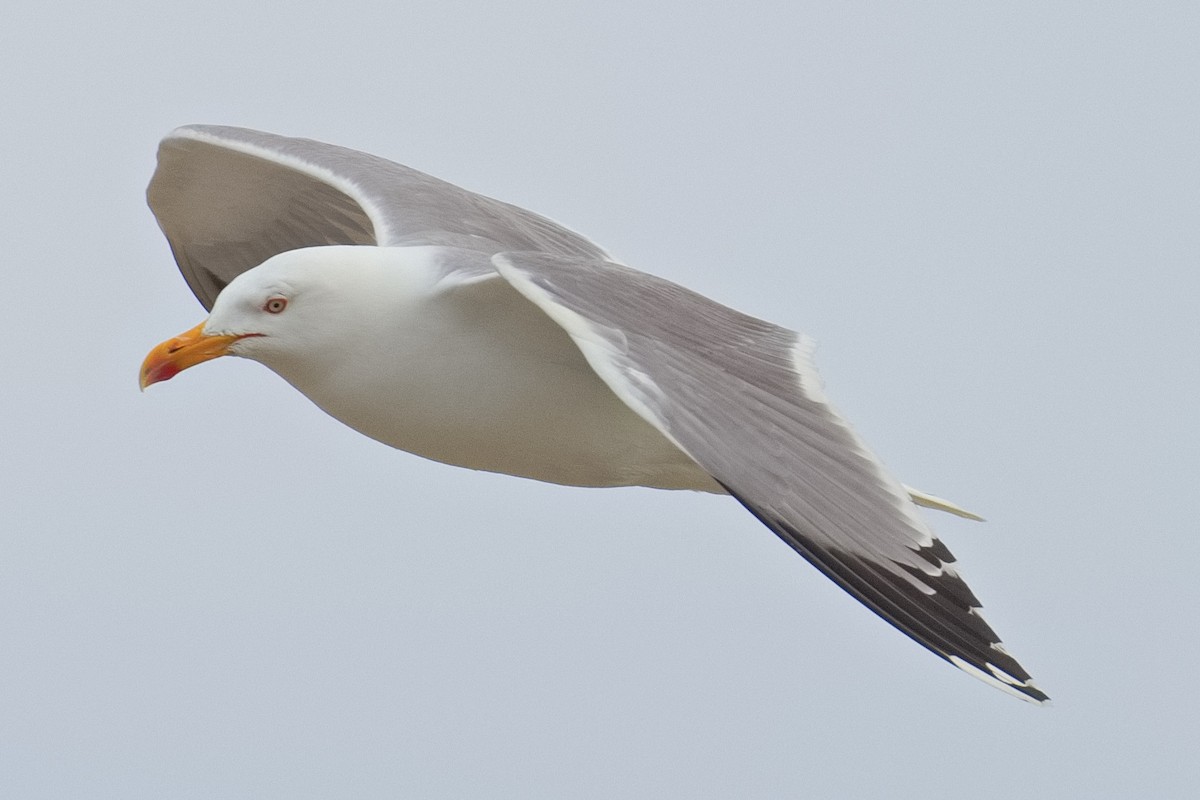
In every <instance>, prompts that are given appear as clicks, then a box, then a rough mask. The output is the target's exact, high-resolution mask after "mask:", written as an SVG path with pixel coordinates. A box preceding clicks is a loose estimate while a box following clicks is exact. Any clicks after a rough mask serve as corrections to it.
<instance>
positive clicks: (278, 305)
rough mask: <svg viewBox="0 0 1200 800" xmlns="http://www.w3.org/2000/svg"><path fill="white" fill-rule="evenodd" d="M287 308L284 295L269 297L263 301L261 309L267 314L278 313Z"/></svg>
mask: <svg viewBox="0 0 1200 800" xmlns="http://www.w3.org/2000/svg"><path fill="white" fill-rule="evenodd" d="M285 308H287V298H286V297H271V298H268V300H267V302H265V303H263V311H265V312H267V313H268V314H278V313H280V312H281V311H283V310H284V309H285Z"/></svg>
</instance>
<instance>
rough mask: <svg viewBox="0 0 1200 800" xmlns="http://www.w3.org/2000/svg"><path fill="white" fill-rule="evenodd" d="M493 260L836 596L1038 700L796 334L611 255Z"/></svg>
mask: <svg viewBox="0 0 1200 800" xmlns="http://www.w3.org/2000/svg"><path fill="white" fill-rule="evenodd" d="M493 261H494V263H495V264H496V266H497V269H498V270H499V271H500V273H501V275H503V276H504V277H505V278H506V279H507V280H508V281H509V282H510V283H512V284H513V286H515V287H516V288H517V290H518V291H520V292H521V293H522V294H524V295H525V296H526V297H527V298H528V299H529V300H530V301H532V302H533V303H534V304H536V305H537V306H538V307H539V308H541V309H542V310H543V311H544V312H545V313H546V314H548V315H549V316H550V317H551V318H552V319H554V320H555V321H556V322H558V323H559V325H561V326H562V327H563V329H564V330H566V332H567V333H568V334H569V335H570V336H571V338H572V339H573V340H574V341H575V343H576V344H577V345H578V346H579V348H580V350H581V351H582V352H583V354H584V356H585V357H586V358H587V360H588V363H589V364H591V366H592V368H593V369H595V370H596V372H597V374H598V375H599V376H600V377H601V378H602V379H603V380H604V381H605V383H607V384H608V386H609V387H610V388H611V389H612V390H613V391H614V392H615V393H616V394H617V395H618V396H619V397H620V398H621V399H622V400H623V401H625V402H626V403H627V404H628V405H629V406H630V407H631V408H632V409H633V410H634V411H636V412H637V413H639V414H640V415H641V416H642V417H643V418H645V419H646V420H647V421H648V422H650V423H651V424H652V425H654V426H655V427H656V428H658V429H659V430H661V431H662V432H663V433H664V434H665V435H666V436H668V437H669V438H670V439H671V440H672V441H674V442H675V443H676V444H677V445H678V446H679V447H680V449H682V450H683V451H684V452H685V453H687V454H688V455H689V456H691V457H692V458H693V459H695V461H696V462H697V463H698V464H699V465H700V466H702V467H703V468H704V469H705V470H707V471H708V472H709V473H710V474H711V475H712V476H713V477H714V478H715V479H717V480H718V481H719V482H720V483H721V484H722V485H724V486H725V488H726V489H728V490H729V493H730V494H732V495H733V496H734V497H736V498H737V499H738V500H739V501H741V502H742V504H743V505H745V506H746V508H748V509H749V510H750V511H751V512H752V513H753V514H754V515H755V516H757V517H758V518H759V519H760V520H762V521H763V522H764V523H765V524H766V525H767V527H769V528H770V529H771V530H773V531H774V532H775V533H776V534H778V535H779V536H780V537H781V538H782V539H783V540H784V541H785V542H787V543H788V544H789V545H791V546H792V547H793V548H794V549H795V550H796V551H797V552H799V553H800V554H801V555H802V556H804V557H805V558H806V559H808V561H809V562H811V563H812V564H813V565H815V566H816V567H817V568H818V569H820V570H821V571H822V572H823V573H825V574H826V575H827V576H829V577H830V578H832V579H833V580H834V581H836V582H837V583H838V585H840V586H841V587H842V588H843V589H845V590H846V591H848V592H849V593H850V594H852V595H854V596H855V597H857V598H858V599H859V600H860V601H861V602H863V603H864V604H866V605H867V606H868V607H869V608H871V609H872V610H873V611H875V613H877V614H879V615H880V616H881V617H883V618H884V619H886V620H887V621H888V622H890V623H892V624H893V625H895V626H896V627H897V628H899V629H900V630H901V631H903V632H904V633H906V634H908V635H909V636H911V637H912V638H913V639H915V640H916V641H917V642H919V643H920V644H922V645H924V646H925V647H927V648H929V649H930V650H932V651H933V652H934V653H936V654H937V655H939V656H941V657H942V658H945V659H946V660H948V661H950V662H951V663H953V664H954V665H956V666H958V667H960V668H961V669H963V670H965V671H967V672H969V673H971V674H972V675H975V676H976V677H978V678H981V679H983V680H984V681H987V682H988V683H991V684H993V685H995V686H998V687H1000V688H1002V689H1004V690H1006V691H1008V692H1010V693H1013V694H1016V695H1018V696H1020V697H1022V698H1024V699H1028V700H1033V701H1043V700H1046V699H1047V696H1046V695H1045V694H1044V693H1043V692H1042V691H1041V690H1039V689H1038V688H1037V687H1036V686H1034V685H1033V683H1032V681H1031V680H1030V676H1029V674H1028V673H1027V672H1026V671H1025V670H1024V669H1023V668H1022V667H1021V665H1020V664H1018V663H1017V662H1016V660H1015V659H1013V658H1012V656H1010V655H1009V654H1008V653H1007V652H1006V651H1005V650H1004V648H1003V646H1002V645H1001V644H1000V640H999V637H997V636H996V634H995V632H993V631H992V629H991V628H990V627H988V625H987V623H986V622H984V620H983V618H982V617H981V616H980V614H979V601H978V600H977V599H976V598H975V596H974V595H973V594H972V593H971V590H970V589H969V588H967V585H966V584H965V583H964V582H963V581H962V579H961V578H959V576H958V574H957V573H956V572H955V571H954V568H953V566H952V563H953V561H954V557H953V556H952V555H951V554H950V551H949V550H947V549H946V547H945V545H943V544H942V543H941V542H940V541H939V540H938V539H936V538H934V536H933V534H932V532H931V531H930V530H929V528H928V526H927V525H926V524H925V522H924V521H923V520H922V519H921V517H920V516H919V515H918V513H917V512H916V509H915V507H914V506H913V503H912V502H911V500H910V499H909V496H908V492H907V491H906V490H905V488H904V487H903V486H901V485H900V484H898V483H897V482H896V481H895V480H893V479H892V478H891V477H890V476H889V475H888V474H887V473H886V472H885V471H884V469H883V467H882V465H881V464H880V463H879V461H878V460H877V459H876V458H875V457H874V456H873V455H872V454H871V453H870V451H868V450H867V448H866V447H865V445H864V444H863V443H862V441H861V440H860V439H859V438H858V437H857V436H856V435H855V434H854V432H853V431H851V429H850V428H849V426H848V425H847V424H846V422H845V421H844V420H843V419H842V418H841V417H840V416H839V415H838V414H837V413H836V412H835V411H834V410H833V409H832V408H831V407H830V406H829V404H828V402H827V401H826V399H825V396H824V394H823V392H822V389H821V385H820V382H819V379H818V378H817V375H816V371H815V370H814V368H813V366H812V364H811V361H810V358H809V348H808V346H807V345H806V343H805V340H804V339H802V338H801V337H799V336H798V335H797V334H795V333H793V332H792V331H789V330H785V329H783V328H780V327H777V326H775V325H771V324H769V323H766V322H762V321H761V320H757V319H754V318H753V317H749V316H746V315H744V314H741V313H738V312H736V311H733V310H732V309H729V308H726V307H724V306H722V305H720V304H718V303H715V302H713V301H711V300H709V299H707V298H705V297H702V296H700V295H698V294H696V293H694V292H691V291H689V290H687V289H684V288H682V287H680V286H677V285H675V284H673V283H670V282H668V281H665V280H662V279H660V278H655V277H653V276H650V275H646V274H644V273H641V272H637V271H635V270H631V269H629V268H627V267H623V266H619V265H617V264H613V263H609V262H604V261H585V260H580V259H563V258H555V257H553V256H546V255H542V254H537V253H504V254H500V255H497V256H495V257H494V258H493Z"/></svg>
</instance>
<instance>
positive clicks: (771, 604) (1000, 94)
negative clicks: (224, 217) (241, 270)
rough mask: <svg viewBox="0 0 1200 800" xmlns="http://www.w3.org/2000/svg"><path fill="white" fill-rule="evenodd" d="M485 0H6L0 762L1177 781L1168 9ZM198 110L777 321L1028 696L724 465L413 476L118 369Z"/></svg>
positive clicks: (1184, 174) (161, 792) (281, 776)
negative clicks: (712, 492)
mask: <svg viewBox="0 0 1200 800" xmlns="http://www.w3.org/2000/svg"><path fill="white" fill-rule="evenodd" d="M264 5H265V4H264ZM511 5H512V7H511V8H509V9H506V10H499V6H500V4H495V3H478V4H472V3H465V4H457V3H449V2H446V1H445V0H437V1H436V2H432V1H431V2H422V3H412V2H403V1H402V2H374V3H372V2H344V3H336V4H333V3H330V4H317V3H311V4H297V5H296V6H295V7H293V8H291V9H289V10H284V6H283V4H272V6H271V7H272V8H273V9H275V10H273V11H270V12H267V11H261V10H257V7H256V6H254V5H253V4H246V3H244V2H231V1H230V0H209V1H208V2H204V3H189V4H175V3H171V2H166V3H164V2H148V1H147V2H138V3H124V4H118V5H117V6H115V7H114V6H107V5H104V4H89V3H82V2H80V3H76V4H71V3H67V4H33V3H26V4H24V5H23V7H22V8H20V9H9V10H7V11H6V12H5V19H4V22H3V24H0V74H2V75H3V76H4V77H3V79H2V82H0V147H2V152H3V158H2V159H0V211H2V214H3V220H4V222H3V225H2V228H0V230H2V231H3V237H4V245H3V251H2V255H0V265H2V269H3V276H4V288H3V291H2V292H0V337H2V341H3V342H4V346H3V349H2V352H3V356H2V357H0V358H2V361H0V365H2V367H3V373H2V378H0V380H2V384H0V386H2V387H3V388H2V389H0V794H2V795H3V796H4V797H5V798H62V797H87V798H218V797H219V798H236V797H245V798H251V797H253V798H275V797H278V798H305V797H380V798H383V797H427V798H463V797H482V798H508V797H511V798H561V797H670V798H730V797H738V798H776V797H813V798H824V797H838V796H842V797H855V798H874V797H878V798H923V799H925V798H949V797H972V798H1010V797H1051V796H1061V797H1090V798H1105V797H1113V798H1126V797H1134V796H1141V797H1183V796H1190V794H1191V793H1192V792H1194V791H1195V786H1196V785H1197V783H1198V781H1200V762H1198V760H1197V758H1196V740H1197V739H1196V737H1197V722H1196V720H1197V717H1198V715H1200V700H1198V699H1197V697H1198V694H1197V691H1196V682H1195V680H1194V672H1195V668H1196V664H1197V663H1200V644H1198V641H1200V640H1198V638H1197V635H1196V634H1197V631H1196V628H1197V612H1198V611H1200V608H1198V606H1200V589H1198V588H1197V581H1196V578H1195V570H1196V567H1197V564H1198V563H1200V531H1198V530H1197V512H1198V511H1200V508H1198V505H1200V504H1198V502H1197V496H1198V492H1197V483H1198V479H1200V435H1198V426H1197V420H1196V408H1197V400H1196V398H1197V396H1198V395H1200V370H1198V368H1197V364H1198V358H1197V356H1198V352H1200V324H1198V312H1200V278H1198V277H1197V276H1198V274H1200V224H1198V223H1200V219H1198V212H1200V146H1198V143H1200V57H1198V56H1197V53H1198V52H1200V51H1198V49H1197V42H1198V41H1200V10H1198V8H1200V7H1198V6H1197V5H1196V4H1195V3H1182V2H1180V3H1173V4H1172V3H1163V4H1158V3H1137V4H1133V3H1129V4H1106V5H1105V7H1104V8H1101V7H1100V5H1098V4H1095V3H1058V4H1053V6H1054V8H1053V9H1050V8H1048V4H1045V3H1008V4H1002V5H1001V4H988V6H989V7H987V8H985V7H984V4H969V7H964V4H961V3H924V4H902V5H905V6H909V7H908V8H906V9H901V8H899V7H898V6H899V5H900V4H894V3H855V4H847V3H829V4H824V5H814V4H798V3H782V2H781V3H776V4H766V5H763V6H760V7H754V6H747V5H745V4H740V5H739V4H716V3H695V2H688V3H684V2H680V3H665V2H653V1H651V2H641V3H637V4H629V5H628V7H625V6H623V5H621V4H616V5H614V4H611V3H599V2H591V3H586V4H585V3H562V2H553V3H552V2H544V3H522V4H511ZM248 6H249V7H248ZM35 7H36V10H35ZM1122 7H1123V8H1124V9H1125V10H1121V8H1122ZM191 122H207V123H221V124H234V125H243V126H248V127H255V128H260V129H264V130H269V131H274V132H278V133H285V134H291V135H298V136H308V137H311V138H317V139H321V140H325V141H330V142H334V143H337V144H342V145H346V146H350V147H354V148H358V149H361V150H366V151H369V152H373V153H376V154H379V155H382V156H385V157H388V158H391V159H393V160H396V161H399V162H402V163H406V164H409V165H411V166H414V167H416V168H418V169H422V170H425V171H427V172H430V173H433V174H435V175H438V176H440V177H442V178H445V179H448V180H451V181H454V182H456V183H458V184H460V185H463V186H465V187H467V188H470V189H474V190H476V191H481V192H483V193H485V194H489V195H492V196H495V197H499V198H501V199H503V200H507V201H509V202H513V203H517V204H519V205H523V206H526V207H528V208H531V209H534V210H536V211H539V212H542V213H544V214H547V215H548V216H550V217H552V218H554V219H557V220H560V221H562V222H563V223H565V224H568V225H569V226H571V227H572V228H575V229H576V230H579V231H580V232H582V233H584V234H586V235H588V236H590V237H591V238H593V239H594V240H596V241H597V242H599V243H600V244H602V245H603V246H605V247H606V248H608V249H609V250H610V251H612V252H613V253H615V254H617V255H618V256H620V257H621V258H622V259H623V260H624V261H626V262H627V263H629V264H630V265H633V266H635V267H638V268H640V269H643V270H646V271H649V272H654V273H656V274H659V275H663V276H665V277H668V278H671V279H673V280H675V281H678V282H680V283H683V284H685V285H687V286H689V287H691V288H694V289H696V290H698V291H701V292H703V293H705V294H707V295H709V296H711V297H714V298H716V299H718V300H721V301H722V302H725V303H727V304H729V305H732V306H734V307H737V308H739V309H741V310H744V311H747V312H750V313H753V314H755V315H758V316H761V317H764V318H767V319H770V320H772V321H774V322H778V323H780V324H783V325H787V326H788V327H792V328H796V329H799V330H803V331H805V332H806V333H808V334H810V335H811V336H813V337H814V338H815V339H816V340H817V341H818V343H819V349H818V352H817V361H818V365H819V367H820V368H821V371H822V373H823V375H824V376H825V379H826V384H827V387H826V388H827V391H828V394H829V395H830V396H831V398H832V399H833V401H834V402H835V403H836V404H837V405H838V406H839V407H840V408H841V410H842V411H843V413H844V414H845V415H846V416H848V417H849V418H850V419H851V421H852V422H853V423H854V424H855V425H856V427H857V429H858V431H859V432H860V433H861V434H862V436H863V437H864V438H865V439H866V440H867V441H868V442H870V443H871V444H872V445H873V446H874V447H875V449H876V450H877V451H878V452H879V453H880V455H881V456H882V457H883V458H884V460H885V461H886V462H887V464H888V465H889V467H890V468H891V469H892V470H893V471H894V472H895V473H896V475H897V476H898V477H899V478H900V479H901V480H903V481H904V482H906V483H909V484H911V485H914V486H917V487H919V488H921V489H924V490H926V491H930V492H933V493H936V494H940V495H944V496H946V497H949V498H951V499H953V500H955V501H957V502H960V503H962V504H964V505H965V506H967V507H968V508H971V509H972V510H975V511H978V512H980V513H982V514H983V515H984V516H986V517H987V518H988V520H989V521H988V522H987V523H986V524H984V525H979V524H973V523H969V522H966V521H963V520H958V519H954V518H950V517H947V516H945V515H935V516H931V518H930V519H931V521H932V523H933V524H934V526H935V528H936V529H937V531H938V532H939V533H940V534H941V535H942V536H943V538H944V540H945V541H946V542H947V544H948V545H949V546H950V547H951V549H952V550H954V552H955V553H956V555H958V557H959V560H960V563H961V565H962V571H963V573H964V574H965V576H966V577H967V578H968V579H969V581H970V582H971V585H972V587H973V588H974V589H975V591H976V593H977V594H978V595H979V596H980V597H981V598H982V600H983V602H984V604H985V606H986V611H987V616H988V620H989V621H990V622H991V623H992V625H993V626H994V627H995V628H996V629H997V630H998V631H999V633H1000V634H1001V636H1002V637H1003V638H1004V639H1005V641H1006V642H1007V644H1008V646H1009V648H1010V649H1011V650H1012V651H1013V652H1014V653H1015V654H1016V655H1017V656H1018V657H1019V658H1020V660H1021V661H1022V663H1023V664H1024V665H1025V666H1026V667H1027V668H1028V669H1029V670H1030V671H1031V672H1032V673H1033V674H1034V676H1035V678H1036V679H1037V681H1038V682H1039V684H1040V685H1041V686H1042V687H1043V688H1044V689H1046V690H1047V691H1048V692H1049V693H1050V694H1051V695H1052V696H1053V698H1054V701H1055V702H1054V705H1053V706H1052V707H1050V708H1035V707H1032V706H1029V705H1027V704H1025V703H1021V702H1019V701H1018V700H1015V699H1013V698H1012V697H1009V696H1006V695H1004V694H1002V693H1001V692H998V691H996V690H994V689H991V688H989V687H987V686H985V685H984V684H982V683H980V682H979V681H976V680H973V679H971V678H970V677H968V676H966V675H964V674H962V673H961V672H959V671H958V670H955V669H953V668H951V667H949V666H948V665H946V664H945V663H943V662H941V661H939V660H938V659H936V658H934V657H933V656H932V655H930V654H929V653H927V652H926V651H924V650H923V649H921V648H920V647H918V646H916V645H915V644H914V643H913V642H911V641H909V640H908V639H907V638H905V637H904V636H902V635H900V634H899V633H897V632H896V631H895V630H893V629H892V628H891V627H890V626H888V625H886V624H885V623H883V622H882V621H881V620H879V619H877V618H876V617H875V616H874V615H872V614H871V613H870V612H868V611H867V610H865V609H864V608H863V607H861V606H860V605H859V604H857V603H856V602H854V601H853V600H852V599H851V598H850V597H848V596H847V595H845V594H844V593H843V592H841V591H840V590H838V589H837V588H836V587H834V586H833V585H832V584H831V583H830V582H828V581H827V580H826V579H824V578H823V577H821V576H820V575H819V574H818V573H817V572H816V571H815V570H813V569H811V568H810V567H809V566H808V565H807V564H806V563H805V562H804V561H803V560H802V559H800V558H799V557H797V556H796V555H795V554H794V553H792V552H791V551H790V550H789V549H788V548H787V547H786V546H785V545H783V544H782V543H781V542H779V541H778V540H777V539H776V538H775V537H774V536H773V535H772V534H771V533H770V532H769V531H767V530H766V529H765V528H763V527H762V526H761V525H760V524H758V523H757V522H756V521H755V520H754V519H753V518H752V517H751V516H750V515H749V514H747V513H745V512H744V511H743V510H742V509H741V508H740V507H739V506H738V505H737V504H736V503H735V502H733V501H732V500H729V499H728V498H719V497H709V496H698V495H692V494H687V493H668V492H654V491H650V490H643V489H623V490H583V489H566V488H562V487H556V486H549V485H542V484H537V483H533V482H530V481H523V480H519V479H515V478H507V477H502V476H495V475H486V474H477V473H472V472H468V471H465V470H457V469H453V468H450V467H445V466H442V465H438V464H433V463H430V462H426V461H422V460H421V459H418V458H416V457H415V456H411V455H408V454H405V453H400V452H397V451H393V450H390V449H388V448H386V447H384V446H383V445H380V444H377V443H375V442H372V441H370V440H368V439H366V438H364V437H362V436H360V435H358V434H356V433H354V432H353V431H351V430H349V429H348V428H344V427H343V426H341V425H340V424H338V423H337V422H335V421H333V420H332V419H330V418H328V417H326V416H325V415H324V414H322V413H321V412H320V411H319V410H318V409H316V408H315V407H314V406H312V405H311V404H310V403H309V402H308V401H307V400H306V399H305V398H304V397H303V396H301V395H299V394H298V393H296V392H295V391H294V390H292V389H291V388H290V387H289V386H287V385H286V384H285V383H284V382H283V381H282V380H280V379H279V378H277V377H276V376H275V375H273V374H272V373H270V372H269V371H268V370H266V369H265V368H263V367H262V366H260V365H257V364H254V363H251V362H246V361H239V360H236V359H222V360H220V361H217V362H215V363H212V364H207V365H204V366H203V367H200V368H197V369H195V370H192V371H190V372H188V373H187V374H185V375H182V376H180V377H179V378H177V379H176V380H174V381H172V382H170V383H167V384H163V385H161V386H155V387H153V389H152V390H150V391H148V392H147V393H146V394H144V395H141V394H139V393H138V391H137V386H136V372H137V367H138V365H139V363H140V362H141V359H142V357H143V356H144V355H145V352H146V351H147V350H148V349H149V348H150V347H151V346H152V345H154V344H156V343H157V342H159V341H161V340H162V339H164V338H167V337H169V336H172V335H174V334H176V333H178V332H180V331H182V330H184V329H186V328H189V327H191V326H193V325H194V324H196V323H197V322H199V321H200V320H201V319H202V318H203V310H202V308H201V307H200V305H199V304H198V303H197V302H196V300H195V299H194V298H193V297H192V296H191V294H190V292H189V291H188V290H187V288H186V286H185V284H184V282H183V280H182V278H181V277H180V276H179V274H178V272H177V270H176V268H175V265H174V263H173V261H172V259H171V256H170V252H169V250H168V248H167V245H166V242H165V240H164V239H163V238H162V236H161V235H160V233H159V231H158V229H157V226H156V224H155V222H154V219H153V217H152V216H151V214H150V212H149V210H148V209H147V208H146V206H145V202H144V194H143V193H144V188H145V184H146V182H147V180H148V179H149V177H150V174H151V172H152V170H153V167H154V153H155V148H156V146H157V142H158V140H159V138H160V137H161V136H162V135H164V134H165V133H166V132H168V131H169V130H171V129H172V128H174V127H175V126H177V125H181V124H185V123H191ZM1189 787H1191V789H1190V791H1189Z"/></svg>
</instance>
